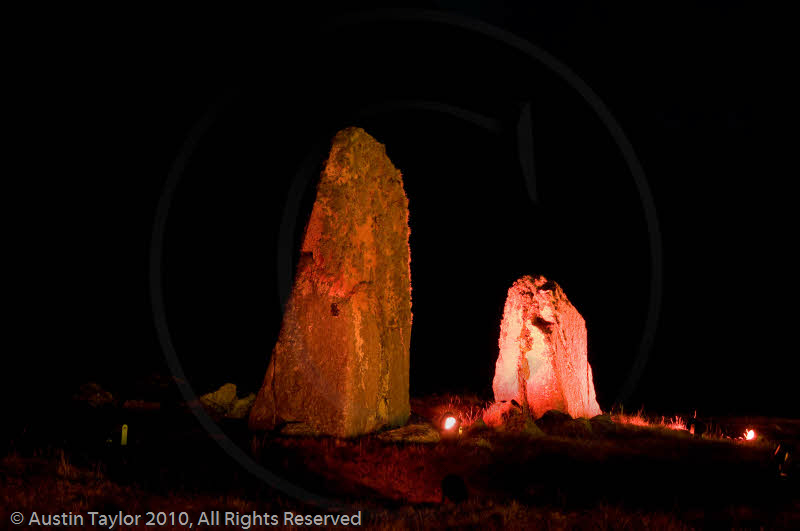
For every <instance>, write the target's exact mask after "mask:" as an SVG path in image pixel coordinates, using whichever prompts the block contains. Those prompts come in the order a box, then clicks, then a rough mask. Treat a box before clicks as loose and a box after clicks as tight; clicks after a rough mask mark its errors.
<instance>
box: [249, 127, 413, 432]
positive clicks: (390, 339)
mask: <svg viewBox="0 0 800 531" xmlns="http://www.w3.org/2000/svg"><path fill="white" fill-rule="evenodd" d="M408 239H409V226H408V199H407V197H406V195H405V191H404V189H403V180H402V175H401V173H400V171H399V170H397V168H395V167H394V165H393V164H392V162H391V161H390V160H389V158H388V156H387V155H386V150H385V148H384V146H383V145H382V144H380V143H379V142H377V141H376V140H375V139H374V138H372V137H371V136H370V135H369V134H367V133H366V132H365V131H364V130H363V129H359V128H348V129H345V130H343V131H340V132H339V133H337V134H336V136H335V137H334V139H333V141H332V146H331V150H330V154H329V156H328V160H327V161H326V163H325V166H324V169H323V171H322V174H321V176H320V180H319V184H318V186H317V194H316V200H315V202H314V205H313V207H312V211H311V216H310V219H309V221H308V223H307V225H306V228H305V233H304V236H303V242H302V247H301V253H300V260H299V263H298V266H297V270H296V273H295V279H294V284H293V286H292V292H291V295H290V298H289V301H288V303H287V306H286V309H285V313H284V316H283V322H282V326H281V331H280V334H279V338H278V341H277V343H276V345H275V347H274V349H273V352H272V357H271V359H270V362H269V366H268V368H267V372H266V376H265V378H264V383H263V385H262V388H261V390H260V391H259V393H258V395H257V398H256V402H255V404H254V406H253V408H252V410H251V412H250V417H249V425H250V428H251V429H254V430H263V429H272V428H275V427H278V426H280V425H282V424H284V423H292V424H298V423H300V424H305V425H306V427H307V428H308V429H309V430H310V431H311V432H312V433H317V434H324V435H333V436H339V437H349V436H355V435H360V434H364V433H369V432H372V431H375V430H378V429H380V428H382V427H384V426H400V425H402V424H404V423H405V422H406V420H407V419H408V417H409V414H410V406H409V394H408V392H409V387H408V378H409V343H410V339H411V317H412V316H411V272H410V262H411V255H410V252H409V246H408Z"/></svg>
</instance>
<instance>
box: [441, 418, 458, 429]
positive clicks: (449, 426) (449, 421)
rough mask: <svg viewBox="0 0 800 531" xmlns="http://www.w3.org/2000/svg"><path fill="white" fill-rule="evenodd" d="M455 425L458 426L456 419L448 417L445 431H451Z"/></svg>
mask: <svg viewBox="0 0 800 531" xmlns="http://www.w3.org/2000/svg"><path fill="white" fill-rule="evenodd" d="M455 425H456V418H455V417H447V418H446V419H444V429H446V430H451V429H453V426H455Z"/></svg>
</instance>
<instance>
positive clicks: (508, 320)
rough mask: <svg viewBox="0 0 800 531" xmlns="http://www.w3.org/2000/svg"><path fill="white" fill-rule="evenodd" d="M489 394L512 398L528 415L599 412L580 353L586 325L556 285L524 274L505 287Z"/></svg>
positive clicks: (589, 373) (588, 368) (584, 354)
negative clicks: (508, 286)
mask: <svg viewBox="0 0 800 531" xmlns="http://www.w3.org/2000/svg"><path fill="white" fill-rule="evenodd" d="M499 344H500V355H499V357H498V358H497V365H496V367H495V375H494V381H493V383H492V387H493V389H494V398H495V400H496V401H501V400H507V401H511V400H516V401H517V402H519V403H520V404H522V405H523V408H525V409H527V410H529V411H530V413H531V414H532V415H533V416H534V417H540V416H542V415H543V414H544V413H545V412H546V411H548V410H551V409H555V410H559V411H563V412H564V413H568V414H569V415H571V416H572V417H593V416H595V415H599V414H601V413H602V411H601V410H600V406H599V405H598V404H597V398H596V397H595V392H594V383H593V379H592V368H591V366H590V365H589V361H588V359H587V351H586V323H585V322H584V320H583V317H581V314H580V313H578V310H576V309H575V307H574V306H572V304H571V303H570V302H569V300H568V299H567V296H566V294H565V293H564V292H563V291H562V289H561V287H560V286H559V285H558V284H556V283H555V282H554V281H552V280H547V279H546V278H544V277H542V276H538V277H535V278H534V277H531V276H524V277H522V278H520V279H519V280H517V281H516V282H515V283H514V285H513V286H511V288H510V289H509V290H508V297H507V298H506V304H505V308H504V309H503V321H502V324H501V325H500V341H499Z"/></svg>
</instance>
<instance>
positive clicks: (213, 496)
mask: <svg viewBox="0 0 800 531" xmlns="http://www.w3.org/2000/svg"><path fill="white" fill-rule="evenodd" d="M484 406H485V404H483V403H481V402H480V401H479V400H477V399H476V398H474V397H466V396H465V397H453V396H443V397H442V396H440V397H425V398H420V399H415V400H413V401H412V409H413V411H414V413H415V416H414V420H415V421H416V422H423V421H424V420H425V419H430V420H432V421H434V422H438V421H440V420H441V418H442V416H443V415H444V413H445V412H451V413H453V414H455V415H456V416H458V417H459V419H460V420H461V422H462V427H463V428H464V433H463V434H462V435H461V437H460V438H458V439H455V440H444V441H441V442H439V443H436V444H424V445H423V444H402V443H384V442H381V441H380V440H378V439H377V437H375V436H367V437H361V438H357V439H353V440H337V439H332V438H324V437H322V438H297V437H276V436H258V437H254V436H253V435H252V434H250V433H248V432H247V430H246V427H245V425H244V423H243V422H242V421H223V422H222V423H221V425H222V427H223V429H224V430H225V432H226V433H227V434H228V436H230V438H231V439H232V440H233V441H234V442H236V443H237V444H238V445H239V446H240V447H241V448H242V449H244V450H246V451H247V452H248V453H249V454H250V455H252V456H254V457H255V458H256V459H258V460H259V461H260V462H261V463H262V464H263V465H264V466H265V467H266V468H267V469H268V470H270V471H272V472H274V473H275V474H277V475H279V476H281V477H284V478H286V479H288V480H290V481H292V482H293V484H296V485H298V486H301V487H303V488H305V489H308V490H310V491H312V492H314V493H316V494H318V495H321V496H325V497H327V498H330V499H334V500H337V502H338V503H342V504H348V505H351V506H353V507H357V508H360V509H361V510H362V511H363V514H364V521H363V523H364V524H365V525H366V526H368V527H370V528H379V529H380V528H384V529H396V528H411V529H417V528H419V529H422V528H426V529H427V528H446V527H454V526H455V527H464V528H489V529H500V528H512V529H514V528H517V529H532V528H544V529H566V528H587V529H606V528H609V529H653V528H658V529H682V528H687V527H695V528H696V527H717V526H722V527H738V528H743V527H744V528H751V527H752V528H758V527H762V526H763V527H767V528H776V527H777V528H800V489H798V484H797V478H778V477H777V476H776V474H775V471H774V468H773V467H772V466H771V464H770V459H771V457H772V452H773V449H774V446H775V442H776V440H777V439H778V438H782V439H784V440H796V439H797V438H800V422H798V421H790V420H781V419H767V418H749V419H741V418H738V419H717V420H715V421H714V423H709V424H710V425H713V426H715V428H714V429H713V430H712V433H711V434H710V435H709V436H705V437H703V438H697V437H692V436H691V435H689V433H688V432H687V431H685V430H683V429H680V428H681V427H683V426H685V422H683V419H675V418H672V419H667V418H664V419H661V418H659V419H648V418H646V417H645V416H644V415H643V414H641V413H640V414H634V415H624V414H622V413H621V412H618V413H616V414H615V415H614V416H613V418H614V420H615V423H614V430H613V431H611V432H601V431H600V430H597V429H595V430H594V431H578V432H567V435H563V434H562V436H555V435H547V434H541V433H539V432H536V431H533V430H525V429H521V430H496V429H490V428H482V429H479V428H478V425H477V424H473V423H475V422H476V421H477V419H479V418H480V417H481V411H482V408H483V407H484ZM65 407H66V406H65ZM122 422H125V423H127V424H128V425H129V427H130V430H129V437H130V444H129V445H128V446H127V447H125V448H122V447H120V446H119V444H118V437H119V433H118V431H117V430H118V428H119V426H120V425H121V423H122ZM746 427H754V428H755V429H756V430H757V432H758V433H759V434H760V436H759V438H757V439H756V440H753V441H743V440H739V439H736V438H727V437H726V434H737V433H743V432H744V429H745V428H746ZM22 428H23V429H18V430H15V432H14V433H12V436H13V438H12V439H11V441H9V442H8V444H7V445H6V448H5V452H4V455H5V457H4V458H3V460H2V462H1V463H0V467H1V471H2V477H3V478H4V481H3V482H2V484H0V496H2V500H3V501H2V509H0V526H4V525H7V524H8V522H9V515H10V513H11V512H12V511H21V512H22V513H23V514H30V513H31V512H33V511H37V512H39V513H40V514H41V513H62V512H66V513H69V512H72V513H73V514H79V513H82V514H86V513H87V511H93V510H94V511H101V512H107V513H115V512H117V511H120V510H121V511H123V512H126V513H139V514H144V513H146V512H147V511H159V510H161V511H176V512H179V511H187V512H189V513H190V514H191V515H192V518H196V516H197V515H198V514H199V513H200V512H201V511H211V510H220V511H223V512H224V511H239V512H240V513H242V514H245V513H247V514H249V513H251V512H252V511H256V512H258V513H264V512H267V513H270V514H281V515H282V514H283V512H284V511H292V512H296V513H304V514H317V513H321V512H323V513H324V512H325V511H324V510H321V509H317V508H314V507H310V506H307V505H304V504H302V503H300V502H298V501H296V500H294V499H292V498H290V497H288V496H286V495H285V494H283V493H282V492H279V491H276V490H274V489H272V488H270V487H268V486H267V485H265V484H264V483H263V482H262V481H260V480H259V479H257V478H256V477H254V476H253V475H252V474H250V473H249V472H247V471H246V470H244V469H243V468H242V467H240V466H239V465H238V464H236V463H235V462H233V460H232V459H231V458H230V457H229V456H228V455H227V454H226V453H224V452H223V451H222V450H221V449H220V447H219V446H218V444H217V442H216V441H214V440H213V438H212V437H210V436H209V435H208V434H207V433H206V432H205V431H204V430H203V429H202V428H200V427H199V426H198V423H197V421H196V419H195V418H194V417H193V416H192V415H191V414H189V413H188V412H187V411H185V410H183V409H180V408H175V409H167V410H165V409H160V410H158V411H148V412H139V413H134V412H130V411H121V410H119V409H118V408H100V409H93V408H87V407H78V406H75V405H71V406H69V407H68V408H67V409H66V410H62V411H59V412H57V414H53V416H52V417H51V418H49V419H37V422H34V423H29V424H26V425H25V426H22ZM109 438H111V442H110V443H108V442H107V440H108V439H109ZM448 475H455V476H457V477H458V478H460V479H461V480H462V481H463V483H464V484H465V485H466V487H467V499H466V500H465V501H463V502H461V503H455V502H452V501H445V502H444V503H443V493H442V479H443V478H444V477H445V476H448ZM166 528H169V526H167V527H166ZM173 528H175V529H180V528H182V527H181V526H174V527H173Z"/></svg>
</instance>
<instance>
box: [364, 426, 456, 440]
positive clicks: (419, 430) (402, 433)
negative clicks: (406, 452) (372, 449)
mask: <svg viewBox="0 0 800 531" xmlns="http://www.w3.org/2000/svg"><path fill="white" fill-rule="evenodd" d="M377 438H378V440H379V441H383V442H393V443H416V444H425V443H437V442H439V440H440V439H441V436H440V435H439V432H438V431H437V430H436V428H434V427H433V426H432V425H430V424H409V425H408V426H403V427H402V428H395V429H393V430H389V431H385V432H383V433H380V434H378V436H377Z"/></svg>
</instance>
